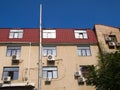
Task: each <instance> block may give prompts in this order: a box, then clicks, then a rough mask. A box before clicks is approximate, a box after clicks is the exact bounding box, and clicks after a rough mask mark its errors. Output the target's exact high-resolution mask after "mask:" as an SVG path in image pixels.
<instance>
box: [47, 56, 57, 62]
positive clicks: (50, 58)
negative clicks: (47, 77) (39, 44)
mask: <svg viewBox="0 0 120 90" xmlns="http://www.w3.org/2000/svg"><path fill="white" fill-rule="evenodd" d="M47 60H48V61H55V56H54V55H48V56H47Z"/></svg>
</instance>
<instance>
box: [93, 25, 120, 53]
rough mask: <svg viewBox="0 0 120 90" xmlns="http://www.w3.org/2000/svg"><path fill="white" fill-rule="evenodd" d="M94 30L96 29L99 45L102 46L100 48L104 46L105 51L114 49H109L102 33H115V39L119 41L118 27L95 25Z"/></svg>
mask: <svg viewBox="0 0 120 90" xmlns="http://www.w3.org/2000/svg"><path fill="white" fill-rule="evenodd" d="M95 31H96V35H97V38H98V42H99V44H100V46H102V48H104V49H105V51H107V52H111V51H115V49H109V47H108V45H107V44H106V42H105V38H104V35H106V34H108V35H110V33H111V34H112V35H116V38H117V41H118V42H120V30H119V28H115V27H110V26H104V25H95Z"/></svg>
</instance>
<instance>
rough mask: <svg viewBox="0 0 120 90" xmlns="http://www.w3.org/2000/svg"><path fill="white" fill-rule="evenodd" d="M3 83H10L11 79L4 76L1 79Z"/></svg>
mask: <svg viewBox="0 0 120 90" xmlns="http://www.w3.org/2000/svg"><path fill="white" fill-rule="evenodd" d="M3 81H4V82H10V81H11V77H10V76H4V77H3Z"/></svg>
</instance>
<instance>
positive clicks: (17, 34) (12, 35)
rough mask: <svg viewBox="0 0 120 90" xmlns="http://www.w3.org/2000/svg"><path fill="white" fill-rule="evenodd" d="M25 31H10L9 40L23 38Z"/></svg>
mask: <svg viewBox="0 0 120 90" xmlns="http://www.w3.org/2000/svg"><path fill="white" fill-rule="evenodd" d="M22 37H23V30H10V33H9V38H22Z"/></svg>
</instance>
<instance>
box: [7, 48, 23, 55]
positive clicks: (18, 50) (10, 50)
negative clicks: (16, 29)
mask: <svg viewBox="0 0 120 90" xmlns="http://www.w3.org/2000/svg"><path fill="white" fill-rule="evenodd" d="M20 53H21V47H20V46H19V47H17V46H8V47H7V52H6V56H13V55H17V56H20Z"/></svg>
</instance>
